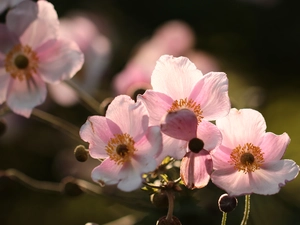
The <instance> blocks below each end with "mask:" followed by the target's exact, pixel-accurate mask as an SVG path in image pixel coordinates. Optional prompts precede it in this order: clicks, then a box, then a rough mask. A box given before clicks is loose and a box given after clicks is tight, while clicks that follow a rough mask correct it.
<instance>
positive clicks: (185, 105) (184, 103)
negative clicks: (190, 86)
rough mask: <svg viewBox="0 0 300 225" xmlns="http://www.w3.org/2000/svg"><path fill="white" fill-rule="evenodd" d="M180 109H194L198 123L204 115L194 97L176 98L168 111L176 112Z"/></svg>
mask: <svg viewBox="0 0 300 225" xmlns="http://www.w3.org/2000/svg"><path fill="white" fill-rule="evenodd" d="M180 109H189V110H191V111H193V112H194V113H195V115H196V117H197V120H198V124H199V123H200V122H201V121H202V119H203V116H202V113H203V112H202V110H201V107H200V105H199V104H197V103H196V102H195V101H194V100H193V99H187V98H185V99H179V100H175V101H174V102H173V103H172V106H171V108H170V109H169V110H168V112H175V111H178V110H180Z"/></svg>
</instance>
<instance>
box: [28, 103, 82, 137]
mask: <svg viewBox="0 0 300 225" xmlns="http://www.w3.org/2000/svg"><path fill="white" fill-rule="evenodd" d="M31 115H32V116H33V117H34V118H36V119H38V120H40V121H42V122H45V123H47V124H49V125H52V126H53V127H55V128H57V129H58V130H61V131H64V132H65V133H66V134H68V135H69V136H70V137H72V138H73V139H75V140H76V141H79V142H80V143H84V142H83V141H82V140H81V139H80V137H79V128H78V127H76V126H74V125H73V124H71V123H69V122H67V121H65V120H63V119H61V118H59V117H56V116H54V115H51V114H49V113H47V112H44V111H42V110H39V109H37V108H34V109H33V110H32V113H31Z"/></svg>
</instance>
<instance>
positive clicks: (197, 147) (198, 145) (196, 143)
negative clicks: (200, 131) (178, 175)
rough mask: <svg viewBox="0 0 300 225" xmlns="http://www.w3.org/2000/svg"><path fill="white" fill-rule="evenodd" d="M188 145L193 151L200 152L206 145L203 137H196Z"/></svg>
mask: <svg viewBox="0 0 300 225" xmlns="http://www.w3.org/2000/svg"><path fill="white" fill-rule="evenodd" d="M188 146H189V149H190V150H191V151H192V152H194V153H199V152H200V151H201V150H202V149H203V147H204V142H203V141H202V140H201V139H199V138H196V137H195V138H193V139H191V140H190V141H189V144H188Z"/></svg>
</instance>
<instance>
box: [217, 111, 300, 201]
mask: <svg viewBox="0 0 300 225" xmlns="http://www.w3.org/2000/svg"><path fill="white" fill-rule="evenodd" d="M216 125H217V127H218V128H219V129H220V131H221V133H222V136H223V141H222V144H221V145H220V146H219V147H217V148H216V149H215V150H213V151H212V159H213V167H214V172H213V173H212V175H211V179H212V182H213V183H214V184H216V185H217V186H218V187H220V188H222V189H224V190H225V191H226V192H227V193H228V194H229V195H232V196H238V195H245V194H251V193H256V194H262V195H271V194H276V193H277V192H278V191H279V190H280V188H281V187H282V186H284V185H285V184H286V182H288V181H291V180H293V179H294V178H295V177H296V176H297V175H298V173H299V166H298V165H297V164H296V163H295V162H294V161H292V160H289V159H281V158H282V156H283V154H284V152H285V150H286V147H287V145H288V144H289V142H290V138H289V136H288V135H287V134H286V133H283V134H281V135H275V134H274V133H271V132H266V123H265V120H264V118H263V116H262V115H261V114H260V113H259V112H258V111H255V110H253V109H241V110H237V109H235V108H233V109H231V111H230V113H229V114H228V115H227V116H226V117H224V118H222V119H219V120H217V121H216Z"/></svg>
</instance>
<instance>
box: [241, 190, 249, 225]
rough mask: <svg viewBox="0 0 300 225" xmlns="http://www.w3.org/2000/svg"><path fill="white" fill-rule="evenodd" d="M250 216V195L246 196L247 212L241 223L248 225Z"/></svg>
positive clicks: (245, 211)
mask: <svg viewBox="0 0 300 225" xmlns="http://www.w3.org/2000/svg"><path fill="white" fill-rule="evenodd" d="M249 214H250V195H245V210H244V217H243V220H242V222H241V225H247V221H248V218H249Z"/></svg>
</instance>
